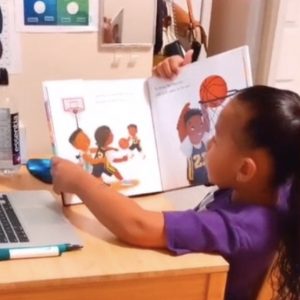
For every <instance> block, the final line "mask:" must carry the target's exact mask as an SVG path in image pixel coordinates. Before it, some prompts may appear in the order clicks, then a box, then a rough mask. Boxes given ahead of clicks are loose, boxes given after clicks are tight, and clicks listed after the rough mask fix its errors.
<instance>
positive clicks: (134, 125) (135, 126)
mask: <svg viewBox="0 0 300 300" xmlns="http://www.w3.org/2000/svg"><path fill="white" fill-rule="evenodd" d="M131 127H133V128H135V129H137V125H136V124H129V125H128V126H127V128H128V129H129V128H131Z"/></svg>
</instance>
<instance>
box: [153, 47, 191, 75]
mask: <svg viewBox="0 0 300 300" xmlns="http://www.w3.org/2000/svg"><path fill="white" fill-rule="evenodd" d="M192 55H193V50H189V51H187V52H186V54H185V56H184V57H181V56H180V55H173V56H170V57H167V58H165V59H164V60H163V61H162V62H160V63H159V64H158V65H157V66H156V67H154V69H153V75H156V76H157V77H161V78H167V79H171V78H173V77H174V76H176V75H178V73H179V70H180V68H181V67H183V66H185V65H187V64H189V63H191V62H192Z"/></svg>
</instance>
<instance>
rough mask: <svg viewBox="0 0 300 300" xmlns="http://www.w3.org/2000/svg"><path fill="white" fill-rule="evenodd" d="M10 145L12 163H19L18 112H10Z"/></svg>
mask: <svg viewBox="0 0 300 300" xmlns="http://www.w3.org/2000/svg"><path fill="white" fill-rule="evenodd" d="M11 147H12V162H13V165H19V164H20V163H21V150H20V130H19V114H18V113H14V114H11Z"/></svg>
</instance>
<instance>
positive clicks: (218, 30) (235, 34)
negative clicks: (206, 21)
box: [208, 0, 267, 81]
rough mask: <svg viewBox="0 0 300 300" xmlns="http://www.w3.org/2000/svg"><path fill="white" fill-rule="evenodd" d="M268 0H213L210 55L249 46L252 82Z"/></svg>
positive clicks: (255, 70) (254, 75)
mask: <svg viewBox="0 0 300 300" xmlns="http://www.w3.org/2000/svg"><path fill="white" fill-rule="evenodd" d="M266 1H267V0H213V4H212V14H211V24H210V34H209V47H208V48H209V51H208V52H209V53H208V54H209V55H213V54H217V53H220V52H223V51H226V50H229V49H232V48H235V47H239V46H242V45H249V50H250V57H251V62H252V71H253V77H254V81H255V78H256V72H257V67H258V59H259V54H260V45H261V39H262V38H263V36H262V26H263V21H264V12H265V4H266Z"/></svg>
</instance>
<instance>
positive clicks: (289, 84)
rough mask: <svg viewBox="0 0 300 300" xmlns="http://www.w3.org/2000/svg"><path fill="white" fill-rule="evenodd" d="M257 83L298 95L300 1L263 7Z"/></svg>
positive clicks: (279, 1)
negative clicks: (264, 11) (264, 9)
mask: <svg viewBox="0 0 300 300" xmlns="http://www.w3.org/2000/svg"><path fill="white" fill-rule="evenodd" d="M264 36H265V37H266V39H265V40H263V41H262V48H261V57H260V68H259V76H258V80H259V81H260V82H262V83H265V84H268V85H272V86H276V87H278V88H284V89H290V90H293V91H295V92H297V93H300V54H299V53H300V1H299V0H272V1H270V2H269V3H268V5H267V6H266V14H265V26H264Z"/></svg>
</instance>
